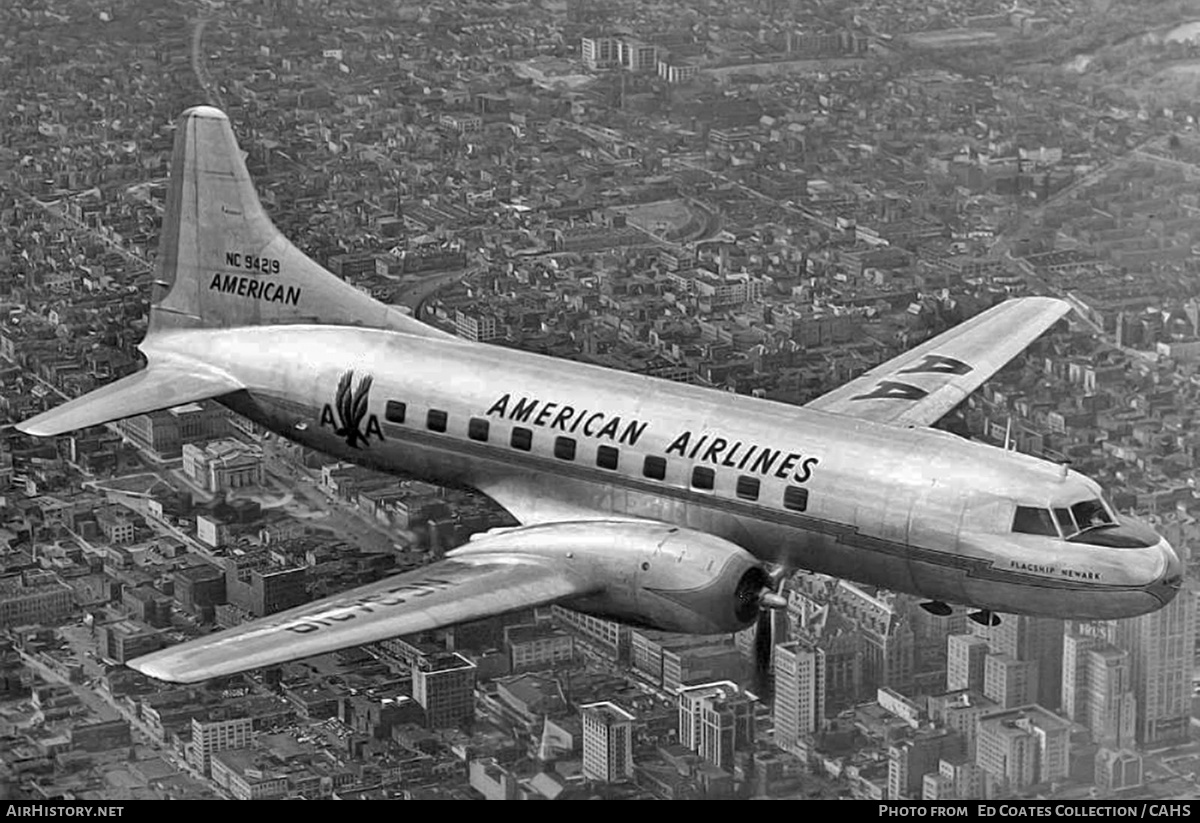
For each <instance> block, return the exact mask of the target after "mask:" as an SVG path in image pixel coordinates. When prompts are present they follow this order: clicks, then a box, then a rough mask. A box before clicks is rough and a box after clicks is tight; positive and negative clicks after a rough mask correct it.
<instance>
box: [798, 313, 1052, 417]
mask: <svg viewBox="0 0 1200 823" xmlns="http://www.w3.org/2000/svg"><path fill="white" fill-rule="evenodd" d="M1070 311H1071V304H1070V303H1067V302H1066V301H1065V300H1058V299H1056V298H1052V297H1022V298H1018V299H1015V300H1006V301H1004V302H1003V303H999V304H997V305H995V306H992V308H990V309H988V310H987V311H985V312H983V313H982V314H977V315H975V316H974V317H972V318H971V319H970V320H967V321H966V322H964V323H960V324H958V325H957V326H955V327H954V328H952V329H949V330H948V331H945V332H943V333H942V334H940V335H938V336H937V337H935V338H933V339H932V340H927V341H925V342H924V343H922V344H921V345H919V346H917V347H916V348H915V349H911V350H909V351H906V352H904V353H903V354H901V355H899V356H898V357H894V358H892V359H891V360H889V361H887V362H886V363H884V364H883V365H881V366H876V367H875V368H874V369H871V370H870V371H869V372H867V373H866V374H864V375H861V376H860V377H858V378H856V379H854V380H851V381H850V382H849V383H846V384H845V385H844V386H840V387H839V388H836V389H834V390H833V391H831V392H829V393H828V394H823V395H821V396H820V397H818V398H817V399H815V400H813V401H812V402H811V403H809V404H808V405H807V406H806V407H805V408H809V409H817V410H818V411H824V412H830V413H832V414H838V415H841V416H843V417H854V418H858V419H859V420H870V421H872V422H875V423H887V424H890V425H893V426H901V427H903V426H909V427H912V426H932V425H933V424H934V423H936V422H937V421H938V420H939V419H941V418H942V417H943V416H944V415H945V414H946V413H947V412H949V411H950V410H951V409H953V408H954V407H955V406H957V405H958V404H959V403H961V402H962V401H963V400H965V399H966V398H967V395H969V394H970V393H971V392H973V391H975V390H976V389H977V388H979V387H980V386H981V385H983V383H984V381H986V380H987V379H988V378H990V377H991V376H992V375H994V374H995V373H996V372H998V371H999V370H1000V369H1002V368H1004V366H1005V365H1006V364H1007V363H1008V362H1009V361H1010V360H1012V359H1013V358H1014V357H1016V356H1017V355H1018V354H1020V353H1021V352H1022V351H1024V350H1025V349H1026V348H1028V346H1029V344H1030V343H1032V342H1033V341H1034V340H1036V339H1037V338H1038V337H1039V336H1040V335H1041V334H1042V333H1044V332H1045V331H1046V330H1047V329H1049V328H1050V327H1051V326H1053V325H1054V324H1055V323H1057V322H1058V321H1059V320H1061V319H1062V318H1063V317H1064V316H1066V315H1067V314H1068V313H1069V312H1070Z"/></svg>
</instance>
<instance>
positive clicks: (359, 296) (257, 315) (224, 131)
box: [149, 106, 449, 337]
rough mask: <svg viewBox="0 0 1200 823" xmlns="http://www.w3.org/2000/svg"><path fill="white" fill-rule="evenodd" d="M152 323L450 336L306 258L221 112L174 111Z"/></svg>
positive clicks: (156, 328)
mask: <svg viewBox="0 0 1200 823" xmlns="http://www.w3.org/2000/svg"><path fill="white" fill-rule="evenodd" d="M150 305H151V308H150V330H149V334H151V335H152V334H154V333H156V332H158V331H161V330H164V329H172V328H228V327H234V326H253V325H265V324H285V323H320V324H326V325H351V326H369V327H372V328H386V329H393V330H396V331H405V332H409V333H414V334H423V335H434V336H439V337H440V336H449V335H444V333H443V332H440V331H438V330H436V329H433V328H431V327H429V326H426V325H425V324H423V323H420V322H418V321H416V320H414V319H413V318H411V317H409V316H407V315H406V314H404V313H403V312H401V311H399V310H398V309H396V308H393V307H391V306H387V305H385V304H383V303H380V302H378V301H377V300H374V299H372V298H371V297H370V296H369V295H366V294H364V293H362V292H360V291H358V289H356V288H354V287H353V286H351V285H350V284H348V283H345V282H343V281H341V280H339V279H338V278H337V277H335V276H334V275H333V274H331V273H329V272H328V271H326V270H325V269H324V268H322V267H321V266H320V265H318V264H317V263H315V262H313V261H312V260H310V259H309V258H308V257H307V256H306V255H305V254H304V253H303V252H301V251H300V250H299V249H297V248H296V247H295V246H293V245H292V244H291V243H290V242H288V240H287V238H285V237H284V236H283V235H282V234H281V233H280V232H279V230H278V229H277V228H275V226H274V224H272V223H271V220H270V218H269V217H267V215H266V213H265V212H264V211H263V207H262V204H261V203H260V202H259V200H258V194H257V193H256V192H255V190H254V184H253V182H252V181H251V180H250V175H249V173H248V172H247V171H246V164H245V162H244V161H243V159H242V153H241V150H240V149H239V148H238V145H237V140H236V138H235V137H234V135H233V129H232V128H231V127H230V124H229V118H228V117H226V116H225V113H224V112H222V111H220V110H218V109H215V108H212V107H211V106H196V107H194V108H191V109H188V110H187V111H185V112H184V113H183V115H182V116H181V117H180V118H179V123H178V127H177V129H176V132H175V148H174V154H173V156H172V158H171V179H170V187H169V190H168V193H167V203H166V214H165V215H164V218H163V227H162V235H161V239H160V241H159V255H158V268H157V277H156V278H155V282H154V287H153V292H152V293H151V298H150Z"/></svg>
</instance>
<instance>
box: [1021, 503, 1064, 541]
mask: <svg viewBox="0 0 1200 823" xmlns="http://www.w3.org/2000/svg"><path fill="white" fill-rule="evenodd" d="M1013 531H1014V532H1017V533H1019V534H1044V535H1048V536H1050V537H1058V529H1056V528H1055V527H1054V519H1053V518H1052V517H1051V516H1050V510H1049V509H1035V508H1033V507H1032V506H1017V513H1016V515H1015V516H1014V517H1013Z"/></svg>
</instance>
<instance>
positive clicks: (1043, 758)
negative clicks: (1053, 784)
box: [975, 706, 1071, 791]
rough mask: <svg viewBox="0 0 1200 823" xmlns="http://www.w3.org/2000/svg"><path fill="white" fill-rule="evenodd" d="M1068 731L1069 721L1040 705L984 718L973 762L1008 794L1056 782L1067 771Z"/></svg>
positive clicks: (980, 720) (997, 713)
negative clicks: (1036, 785)
mask: <svg viewBox="0 0 1200 823" xmlns="http://www.w3.org/2000/svg"><path fill="white" fill-rule="evenodd" d="M1070 732H1071V724H1070V722H1068V721H1067V720H1064V719H1063V718H1061V717H1059V716H1058V715H1056V714H1053V713H1052V712H1048V711H1046V710H1045V709H1043V708H1041V707H1040V706H1023V707H1021V708H1019V709H1010V710H1008V711H1001V712H996V713H995V714H990V715H986V716H984V717H981V718H980V719H979V739H978V741H977V743H976V752H975V762H976V763H977V764H978V765H979V767H980V768H981V769H983V770H984V771H985V772H987V773H988V774H989V775H990V776H991V778H992V780H993V781H995V782H996V783H997V784H998V785H1000V786H1003V787H1006V788H1007V789H1009V790H1011V791H1021V790H1022V789H1026V788H1028V787H1029V786H1032V785H1033V784H1035V783H1046V782H1049V781H1051V780H1057V779H1059V778H1062V777H1066V776H1067V774H1068V772H1069V771H1070Z"/></svg>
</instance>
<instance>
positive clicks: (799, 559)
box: [17, 106, 1183, 683]
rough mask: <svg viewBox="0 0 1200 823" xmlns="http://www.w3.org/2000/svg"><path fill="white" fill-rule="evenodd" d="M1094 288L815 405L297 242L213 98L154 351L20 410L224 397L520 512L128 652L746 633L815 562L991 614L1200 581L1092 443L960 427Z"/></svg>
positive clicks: (242, 655) (167, 223) (191, 173)
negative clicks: (529, 321) (520, 340)
mask: <svg viewBox="0 0 1200 823" xmlns="http://www.w3.org/2000/svg"><path fill="white" fill-rule="evenodd" d="M1069 311H1070V305H1069V304H1067V303H1066V302H1064V301H1061V300H1057V299H1053V298H1047V297H1026V298H1020V299H1013V300H1008V301H1005V302H1001V303H999V304H997V305H996V306H993V307H992V308H990V309H988V310H987V311H984V312H983V313H981V314H979V315H977V316H975V317H974V318H972V319H970V320H968V321H966V322H964V323H962V324H960V325H958V326H956V327H954V328H952V329H950V330H949V331H947V332H945V333H943V334H941V335H939V336H937V337H935V338H933V339H931V340H929V341H927V342H925V343H923V344H921V345H919V346H917V347H916V348H914V349H912V350H911V351H908V352H906V353H904V354H901V355H899V356H898V357H896V358H894V359H892V360H890V361H888V362H886V363H884V364H883V365H881V366H878V367H876V368H874V369H872V370H870V371H868V372H866V373H865V374H863V375H862V376H860V377H858V378H856V379H854V380H851V381H850V382H849V383H847V384H845V385H843V386H841V387H840V388H838V389H836V390H834V391H831V392H829V393H827V394H825V395H823V396H821V397H819V398H817V399H816V400H814V401H812V402H810V403H809V404H807V405H806V406H803V407H800V406H792V405H787V404H782V403H776V402H771V401H767V400H764V399H758V398H753V397H746V396H740V395H735V394H732V393H729V392H724V391H720V390H714V389H709V388H703V387H698V386H691V385H686V384H681V383H675V382H669V381H664V380H659V379H655V378H651V377H647V376H643V375H637V374H628V373H624V372H619V371H615V370H610V369H605V368H600V367H597V366H593V365H590V364H581V363H576V362H567V361H563V360H558V359H554V358H549V357H545V356H540V355H535V354H531V353H525V352H520V351H514V350H511V349H508V348H502V347H497V346H490V345H486V344H479V343H474V342H470V341H467V340H463V339H460V338H458V337H455V336H453V335H451V334H449V333H446V332H443V331H441V330H438V329H435V328H433V327H431V326H429V325H427V324H425V323H422V322H420V320H419V319H417V318H413V317H411V316H409V315H408V314H406V313H405V312H402V311H401V310H399V309H397V308H395V307H392V306H388V305H385V304H383V303H381V302H378V301H376V300H374V299H372V298H371V297H370V296H368V295H366V294H364V293H362V292H360V291H358V290H357V289H355V288H354V287H353V286H351V285H349V284H347V283H345V282H343V281H341V280H340V279H338V278H337V277H335V276H334V275H332V274H330V273H329V272H327V271H326V270H325V269H323V268H322V267H321V266H320V265H318V264H317V263H315V262H314V261H312V260H311V259H309V258H308V257H307V256H305V255H304V254H303V253H302V252H301V251H300V250H299V249H297V248H296V247H295V246H293V245H292V244H291V243H290V242H289V241H288V240H287V239H285V238H284V237H283V235H282V234H281V233H280V232H279V231H278V230H277V229H276V228H275V226H274V225H273V224H272V222H271V220H270V219H269V217H268V216H267V215H266V214H265V212H264V210H263V207H262V205H261V203H260V202H259V199H258V196H257V193H256V191H255V188H254V184H253V182H252V181H251V178H250V176H249V174H248V172H247V170H246V166H245V163H244V162H243V160H242V155H241V152H240V150H239V148H238V144H237V141H236V138H235V136H234V133H233V129H232V127H231V125H230V122H229V119H228V117H227V116H226V115H225V114H224V113H223V112H221V111H220V110H218V109H216V108H213V107H209V106H197V107H194V108H190V109H188V110H187V111H185V112H184V113H183V114H182V116H181V117H180V119H179V121H178V124H177V128H176V132H175V144H174V153H173V157H172V161H171V169H170V183H169V187H168V195H167V201H166V208H165V214H164V222H163V228H162V234H161V239H160V246H159V255H158V261H157V270H156V279H155V280H154V282H153V285H152V293H151V308H150V316H149V325H148V330H147V333H146V336H145V339H144V340H143V342H142V343H141V344H140V346H139V348H140V350H141V351H142V353H143V354H144V355H145V358H146V361H147V363H146V366H145V368H144V369H142V370H141V371H139V372H136V373H134V374H132V375H130V376H127V377H124V378H122V379H120V380H117V381H116V382H114V383H112V384H110V385H107V386H104V387H102V388H100V389H97V390H95V391H93V392H90V393H88V394H86V395H83V396H82V397H79V398H77V399H74V400H71V401H69V402H66V403H64V404H63V405H61V406H59V407H57V408H55V409H52V410H49V411H46V412H44V413H42V414H39V415H37V416H35V417H33V418H31V419H29V420H27V421H25V422H23V423H20V424H18V425H17V428H18V429H19V430H20V431H23V432H26V433H28V434H30V435H35V436H42V437H45V436H52V435H58V434H62V433H65V432H70V431H73V430H76V429H81V428H84V427H88V426H95V425H99V424H104V423H108V422H111V421H114V420H119V419H122V418H127V417H130V416H134V415H139V414H145V413H150V412H154V411H157V410H162V409H167V408H171V407H175V406H179V405H181V404H185V403H191V402H198V401H203V400H214V401H217V402H218V403H221V404H223V405H224V406H226V407H227V408H229V409H231V410H232V411H234V412H236V413H237V414H240V415H243V416H244V417H246V418H248V419H250V420H252V421H254V422H256V423H258V424H260V425H261V426H263V427H265V428H266V429H268V430H270V431H272V432H275V433H277V434H279V435H280V436H282V437H285V438H287V439H289V440H292V441H295V442H297V443H300V444H303V445H304V446H308V447H310V448H313V449H315V450H318V451H320V452H323V453H325V454H327V455H330V456H332V457H335V458H337V459H339V460H343V461H349V462H352V463H356V464H360V465H364V466H369V467H372V468H375V469H379V470H383V471H386V472H393V473H403V474H405V475H408V476H416V477H420V478H424V479H427V480H430V481H433V482H436V483H440V484H443V485H448V486H459V487H470V488H473V489H476V490H478V491H480V492H482V493H483V494H485V495H487V496H488V497H490V498H491V499H492V500H494V501H496V502H497V503H498V504H500V505H501V506H502V507H504V508H505V509H506V510H507V511H508V512H510V513H511V514H512V515H513V517H514V518H515V520H516V522H517V523H518V524H519V525H517V526H514V527H511V528H504V529H494V530H492V531H490V532H487V533H485V534H482V535H476V537H475V538H473V539H471V540H470V541H469V542H467V543H466V544H465V545H463V546H461V547H459V548H457V549H454V550H452V551H450V552H448V553H447V554H446V555H445V557H444V558H443V559H440V560H437V561H435V562H433V563H430V564H429V565H427V566H424V567H422V568H420V569H416V570H412V571H408V572H404V573H402V574H398V575H396V576H393V577H390V578H387V579H385V580H382V581H378V582H375V583H372V584H370V585H366V586H362V587H359V588H355V589H353V590H351V591H348V592H345V593H343V594H339V595H336V596H333V597H328V598H325V599H322V600H318V601H314V602H312V603H309V604H306V605H303V606H300V607H297V608H293V609H289V610H287V611H283V612H280V613H278V614H273V615H269V616H267V617H264V618H261V619H257V620H252V621H250V622H248V623H245V624H243V625H240V626H237V627H235V628H232V629H229V630H226V631H222V632H219V633H216V634H213V635H209V636H206V637H201V638H199V639H195V640H190V641H187V642H184V643H182V644H179V645H176V646H171V647H168V648H165V649H161V650H159V651H156V652H153V653H151V654H148V655H145V656H143V657H139V658H136V659H134V660H132V661H131V662H130V663H129V665H130V666H132V667H133V668H134V669H137V670H139V671H141V672H143V673H145V674H147V675H150V676H152V677H154V678H157V679H159V680H164V681H172V682H181V683H190V682H198V681H202V680H206V679H209V678H213V677H219V676H225V675H230V674H235V673H239V672H243V671H247V670H251V669H256V668H260V667H263V666H270V665H275V664H280V663H284V662H288V661H291V660H296V659H301V658H305V657H309V656H312V655H317V654H322V653H326V652H331V651H336V650H338V649H342V648H346V647H349V646H358V645H363V644H369V643H373V642H378V641H381V640H384V639H387V638H391V637H395V636H400V635H407V634H413V633H418V632H421V631H425V630H429V629H434V628H439V627H444V626H449V625H453V624H456V623H461V622H465V621H469V620H476V619H482V618H486V617H489V616H494V615H498V614H502V613H506V612H511V611H516V610H522V609H528V608H532V607H536V606H542V605H547V604H561V605H563V606H566V607H568V608H570V609H574V610H576V611H579V612H583V613H586V614H590V615H595V616H598V617H603V618H609V619H613V620H617V621H622V622H624V623H627V624H632V625H635V626H643V627H650V628H656V629H661V630H666V631H672V632H684V633H695V634H717V633H730V632H734V631H738V630H741V629H744V628H749V627H750V626H751V625H753V624H754V623H755V622H756V621H757V622H758V623H759V625H760V627H761V626H763V625H764V623H765V624H766V625H769V624H770V619H769V615H770V610H771V609H776V608H780V607H781V606H782V605H784V604H785V602H786V601H784V599H783V597H782V595H781V594H780V587H781V585H782V583H783V580H784V576H785V575H786V574H787V573H789V572H790V571H792V570H797V569H806V570H810V571H814V572H819V573H823V574H826V575H831V576H833V577H838V578H845V579H849V580H852V581H858V582H860V583H864V584H869V585H875V586H880V587H883V588H886V589H889V590H892V591H898V592H906V593H909V594H912V595H916V596H918V597H920V598H926V599H927V602H925V603H923V604H922V605H924V606H925V607H926V608H927V609H928V610H929V611H931V612H933V613H935V614H947V613H949V612H950V605H949V604H963V605H966V606H969V607H973V608H976V609H978V610H979V611H977V612H976V613H975V614H973V615H972V617H973V618H975V619H976V620H978V621H979V622H981V623H984V624H985V625H987V624H994V623H995V621H996V619H997V618H996V614H995V613H996V612H1008V613H1018V614H1027V615H1035V616H1046V617H1058V618H1072V619H1097V620H1103V619H1112V618H1124V617H1132V616H1136V615H1140V614H1145V613H1149V612H1152V611H1154V610H1157V609H1161V608H1163V607H1164V606H1166V605H1167V604H1168V603H1170V602H1171V600H1172V599H1173V598H1174V597H1175V596H1176V594H1177V593H1178V592H1179V590H1180V587H1181V584H1182V581H1183V567H1182V565H1181V563H1180V560H1179V558H1178V557H1177V556H1176V554H1175V552H1174V551H1173V550H1172V548H1171V546H1170V545H1169V544H1168V543H1167V541H1166V540H1164V539H1162V538H1161V537H1160V536H1159V535H1157V534H1156V533H1155V532H1154V531H1153V530H1151V529H1150V528H1149V527H1147V526H1146V525H1145V524H1143V523H1140V522H1138V521H1136V520H1135V519H1133V518H1131V517H1128V516H1126V515H1124V514H1118V512H1116V511H1115V510H1114V509H1113V507H1112V506H1111V505H1110V504H1109V503H1108V502H1106V500H1105V499H1104V495H1103V493H1102V490H1101V488H1100V487H1099V485H1098V484H1096V483H1095V482H1094V481H1092V480H1090V479H1088V478H1087V477H1084V476H1083V475H1081V474H1079V473H1078V472H1075V471H1073V470H1071V469H1070V468H1069V467H1068V466H1066V465H1065V464H1064V465H1056V464H1053V463H1050V462H1047V461H1044V460H1041V459H1037V458H1034V457H1032V456H1028V455H1025V454H1020V453H1017V452H1014V451H1010V450H1006V449H1000V448H996V447H994V446H989V445H986V444H983V443H979V442H975V441H971V440H969V439H966V438H963V437H960V436H956V435H954V434H951V433H948V432H944V431H940V430H937V429H934V428H932V426H933V425H934V424H935V423H936V422H937V421H939V420H940V419H941V418H943V417H944V416H945V415H946V414H948V413H950V412H951V411H952V410H954V409H955V408H956V407H958V406H959V405H960V404H961V403H962V402H963V401H964V400H965V399H966V398H967V396H968V395H969V394H970V393H971V392H973V391H974V390H975V389H977V388H978V387H979V386H980V385H981V384H982V383H983V382H984V381H985V380H986V379H988V378H989V377H990V376H992V375H993V374H995V373H996V372H997V371H998V370H999V369H1000V368H1002V367H1003V366H1004V365H1005V364H1006V363H1008V362H1009V361H1010V360H1011V359H1012V358H1014V357H1015V356H1016V355H1018V354H1019V353H1020V352H1021V351H1023V350H1024V349H1025V348H1026V347H1028V345H1029V344H1030V343H1031V342H1032V341H1033V340H1035V339H1036V338H1037V337H1038V336H1039V335H1041V334H1042V333H1043V332H1045V331H1046V330H1048V329H1050V328H1051V327H1053V326H1054V325H1055V324H1056V323H1057V322H1058V321H1060V320H1061V319H1062V318H1063V317H1064V316H1065V315H1066V314H1067V313H1068V312H1069ZM764 617H765V620H764ZM759 634H760V636H761V635H763V634H764V632H763V631H760V632H759ZM769 643H770V639H769V635H768V636H767V637H766V639H761V638H760V640H759V641H757V642H756V648H757V649H758V651H757V655H758V659H759V662H760V664H761V663H762V660H763V657H764V654H765V655H767V656H769V652H770V646H769Z"/></svg>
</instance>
